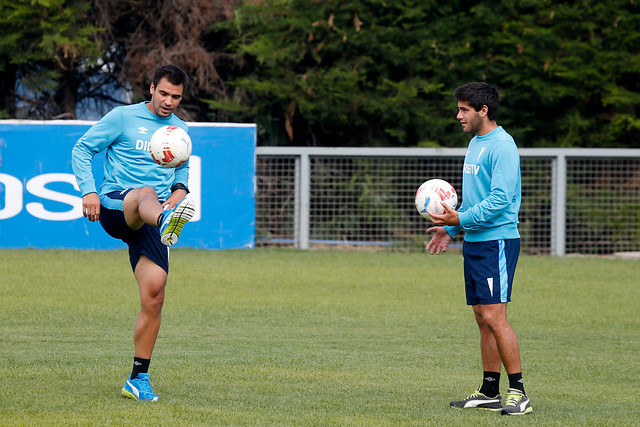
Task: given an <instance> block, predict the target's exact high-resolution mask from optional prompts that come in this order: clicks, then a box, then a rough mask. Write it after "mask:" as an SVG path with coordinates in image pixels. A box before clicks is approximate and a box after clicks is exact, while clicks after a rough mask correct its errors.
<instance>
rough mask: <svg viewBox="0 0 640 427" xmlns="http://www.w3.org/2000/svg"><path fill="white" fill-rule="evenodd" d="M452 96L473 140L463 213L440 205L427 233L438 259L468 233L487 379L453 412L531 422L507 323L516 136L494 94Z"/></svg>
mask: <svg viewBox="0 0 640 427" xmlns="http://www.w3.org/2000/svg"><path fill="white" fill-rule="evenodd" d="M454 95H455V99H456V101H457V102H458V115H457V116H456V118H457V119H458V121H459V122H460V124H461V125H462V129H463V131H464V132H466V133H469V134H472V135H474V136H473V138H472V139H471V141H470V142H469V147H468V151H467V155H466V157H465V160H464V167H463V174H462V199H463V200H462V204H461V205H460V208H459V210H458V211H455V210H454V209H451V207H449V206H446V205H445V204H443V206H444V208H445V209H446V211H445V213H443V214H442V215H434V214H432V215H431V219H432V221H433V223H434V224H435V225H436V226H435V227H431V228H429V229H428V230H427V233H433V236H432V238H431V240H430V241H429V242H428V243H427V251H428V252H429V253H430V254H432V255H433V254H434V253H435V254H436V255H438V254H440V253H441V252H442V251H445V250H446V249H447V246H448V245H449V243H450V241H451V239H452V238H453V236H455V235H456V234H457V233H458V232H459V231H461V230H464V232H465V233H464V243H463V249H462V254H463V257H464V280H465V289H466V297H467V304H468V305H470V306H472V308H473V313H474V315H475V319H476V323H477V324H478V328H479V329H480V352H481V355H482V365H483V369H484V375H483V381H482V385H481V386H480V388H479V389H478V390H476V391H475V392H474V393H472V394H471V395H469V396H468V397H467V398H466V399H464V400H460V401H454V402H451V406H452V407H454V408H462V409H467V408H480V409H488V410H492V411H500V412H501V413H502V414H503V415H522V414H528V413H530V412H532V411H533V409H532V407H531V403H530V401H529V398H528V397H527V396H526V394H525V390H524V382H523V380H522V369H521V366H520V350H519V347H518V338H517V337H516V334H515V332H514V330H513V328H512V327H511V325H510V324H509V322H508V321H507V303H508V302H510V301H511V288H512V285H513V275H514V273H515V269H516V264H517V262H518V256H519V254H520V233H519V232H518V212H519V210H520V201H521V189H520V188H521V180H520V156H519V154H518V148H517V146H516V144H515V142H514V140H513V138H512V137H511V135H509V134H508V133H507V132H506V131H505V130H504V129H503V128H502V127H501V126H498V124H497V123H496V114H497V112H498V104H499V99H500V98H499V94H498V91H497V90H496V89H495V88H494V87H492V86H490V85H488V84H486V83H480V82H474V83H469V84H466V85H464V86H461V87H458V88H457V89H456V90H455V94H454ZM502 365H504V368H505V370H506V372H507V375H508V377H509V389H508V392H507V395H506V399H505V400H504V402H503V401H502V397H501V396H500V390H499V386H500V372H501V369H502ZM503 403H504V404H503Z"/></svg>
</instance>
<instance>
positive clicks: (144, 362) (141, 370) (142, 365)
mask: <svg viewBox="0 0 640 427" xmlns="http://www.w3.org/2000/svg"><path fill="white" fill-rule="evenodd" d="M150 363H151V359H142V358H140V357H134V358H133V371H132V372H131V379H132V380H133V379H136V378H138V374H146V373H147V372H149V364H150Z"/></svg>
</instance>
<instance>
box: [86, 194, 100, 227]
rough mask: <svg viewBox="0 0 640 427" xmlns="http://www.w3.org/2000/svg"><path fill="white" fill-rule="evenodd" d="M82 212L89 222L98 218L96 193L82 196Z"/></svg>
mask: <svg viewBox="0 0 640 427" xmlns="http://www.w3.org/2000/svg"><path fill="white" fill-rule="evenodd" d="M82 214H83V215H84V216H86V217H87V219H88V220H89V221H91V222H95V221H98V220H99V219H100V197H98V194H97V193H88V194H85V195H84V196H82Z"/></svg>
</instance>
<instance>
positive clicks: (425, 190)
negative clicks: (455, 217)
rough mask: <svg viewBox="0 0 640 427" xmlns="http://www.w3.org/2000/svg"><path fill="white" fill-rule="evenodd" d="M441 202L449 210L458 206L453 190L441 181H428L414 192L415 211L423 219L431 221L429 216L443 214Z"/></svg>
mask: <svg viewBox="0 0 640 427" xmlns="http://www.w3.org/2000/svg"><path fill="white" fill-rule="evenodd" d="M442 202H445V203H446V204H447V205H449V207H450V208H451V209H455V208H456V206H457V205H458V195H457V194H456V190H455V188H453V186H452V185H451V184H449V183H448V182H447V181H445V180H443V179H430V180H428V181H426V182H424V183H423V184H422V185H421V186H420V188H418V191H416V199H415V204H416V209H417V210H418V212H419V213H420V215H422V216H423V217H425V218H427V219H431V217H430V216H429V214H436V215H442V214H443V213H444V212H445V209H444V207H443V206H442Z"/></svg>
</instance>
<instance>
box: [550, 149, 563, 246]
mask: <svg viewBox="0 0 640 427" xmlns="http://www.w3.org/2000/svg"><path fill="white" fill-rule="evenodd" d="M551 192H552V194H551V204H552V206H551V255H552V256H564V254H565V250H566V235H567V229H566V225H567V223H566V221H567V210H566V203H567V157H566V155H565V154H564V153H558V154H557V155H556V157H555V159H554V160H553V168H552V172H551Z"/></svg>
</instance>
